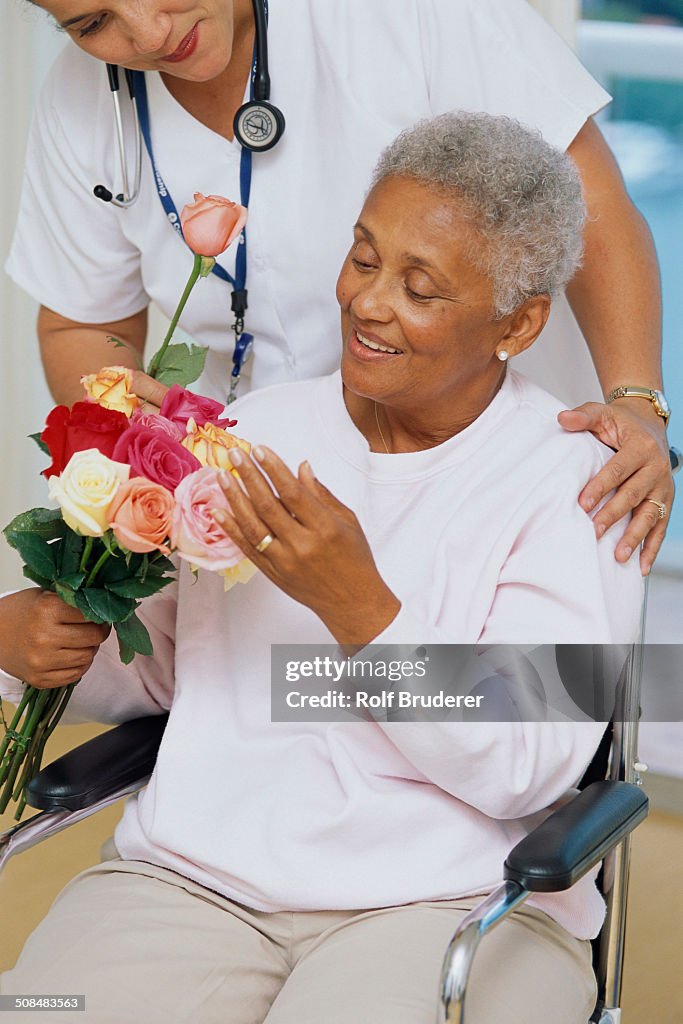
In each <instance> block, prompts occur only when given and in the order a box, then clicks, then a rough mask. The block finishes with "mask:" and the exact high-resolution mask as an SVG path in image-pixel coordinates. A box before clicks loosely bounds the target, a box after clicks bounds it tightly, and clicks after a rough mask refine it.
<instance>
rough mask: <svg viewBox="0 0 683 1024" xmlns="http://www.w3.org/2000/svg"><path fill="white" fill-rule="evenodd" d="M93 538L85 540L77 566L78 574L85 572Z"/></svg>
mask: <svg viewBox="0 0 683 1024" xmlns="http://www.w3.org/2000/svg"><path fill="white" fill-rule="evenodd" d="M92 546H93V538H92V537H86V538H85V547H84V548H83V554H82V555H81V564H80V565H79V566H78V571H79V572H85V570H86V567H87V565H88V559H89V558H90V552H91V551H92Z"/></svg>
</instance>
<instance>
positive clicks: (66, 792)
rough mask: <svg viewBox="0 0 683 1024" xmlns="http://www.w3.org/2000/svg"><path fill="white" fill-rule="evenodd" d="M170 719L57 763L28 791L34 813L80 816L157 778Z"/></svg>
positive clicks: (97, 742)
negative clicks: (129, 788) (124, 790)
mask: <svg viewBox="0 0 683 1024" xmlns="http://www.w3.org/2000/svg"><path fill="white" fill-rule="evenodd" d="M167 721H168V715H150V716H148V717H146V718H134V719H133V720H132V721H130V722H124V724H123V725H118V726H117V727H116V728H115V729H110V730H109V732H105V733H102V735H101V736H95V737H94V738H93V739H91V740H88V742H87V743H83V744H82V745H81V746H80V747H77V748H76V749H75V750H70V751H69V753H68V754H64V755H63V756H62V757H60V758H58V759H57V760H56V761H53V762H52V764H49V765H48V766H47V767H46V768H43V770H42V771H41V772H39V773H38V775H36V777H35V778H34V779H32V780H31V783H30V785H29V787H28V791H27V798H28V803H29V804H30V806H31V807H37V808H39V809H40V810H42V811H55V810H58V809H62V808H64V809H66V810H69V811H80V810H82V809H83V808H85V807H90V806H91V805H92V804H95V803H98V801H100V800H104V799H105V798H106V797H108V796H111V794H112V793H116V792H117V791H118V790H120V789H122V788H124V787H125V786H128V785H130V784H131V783H134V782H137V781H138V780H140V779H145V778H147V776H149V775H151V774H152V771H153V769H154V765H155V762H156V759H157V753H158V751H159V745H160V743H161V737H162V736H163V734H164V729H165V728H166V722H167Z"/></svg>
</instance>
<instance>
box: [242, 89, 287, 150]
mask: <svg viewBox="0 0 683 1024" xmlns="http://www.w3.org/2000/svg"><path fill="white" fill-rule="evenodd" d="M232 127H233V131H234V133H235V138H236V139H237V141H238V142H239V143H240V145H242V146H244V147H245V149H251V150H253V151H254V152H257V153H263V152H265V150H267V149H272V148H273V146H274V145H275V144H276V143H277V142H279V141H280V139H281V138H282V135H283V133H284V130H285V118H284V114H283V113H282V111H281V110H278V108H277V107H275V106H273V104H272V103H268V101H267V100H250V102H249V103H244V104H243V105H242V106H241V107H240V108H239V110H238V111H237V113H236V114H235V117H234V120H233V122H232Z"/></svg>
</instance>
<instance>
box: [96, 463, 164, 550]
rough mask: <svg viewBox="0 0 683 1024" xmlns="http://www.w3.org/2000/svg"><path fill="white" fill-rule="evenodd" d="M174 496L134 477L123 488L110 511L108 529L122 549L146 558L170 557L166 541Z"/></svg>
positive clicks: (108, 511)
mask: <svg viewBox="0 0 683 1024" xmlns="http://www.w3.org/2000/svg"><path fill="white" fill-rule="evenodd" d="M173 506H174V501H173V495H172V494H171V492H170V491H167V490H166V488H165V487H162V486H161V484H155V483H152V481H151V480H146V479H145V478H144V477H142V476H134V477H133V478H132V479H131V480H128V481H127V482H126V483H124V484H121V486H120V487H119V489H118V491H117V492H116V495H115V497H114V500H113V501H112V503H111V505H110V506H109V508H108V509H107V519H108V520H109V527H110V529H111V530H113V531H114V536H115V537H116V539H117V541H118V542H119V544H120V545H121V547H122V548H126V549H127V550H128V551H134V552H136V553H137V554H144V553H145V552H146V551H161V552H162V553H163V554H164V555H168V554H170V549H169V547H168V546H167V545H166V540H167V538H168V535H169V533H170V532H171V521H172V519H173Z"/></svg>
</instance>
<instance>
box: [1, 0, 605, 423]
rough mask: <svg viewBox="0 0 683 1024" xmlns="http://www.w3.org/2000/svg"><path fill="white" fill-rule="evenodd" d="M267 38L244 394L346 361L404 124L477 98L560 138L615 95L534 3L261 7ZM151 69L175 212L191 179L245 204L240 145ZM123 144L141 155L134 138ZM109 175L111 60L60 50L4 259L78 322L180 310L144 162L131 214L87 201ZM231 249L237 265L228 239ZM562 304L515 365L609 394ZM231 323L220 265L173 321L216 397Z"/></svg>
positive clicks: (568, 388) (416, 0) (558, 384)
mask: <svg viewBox="0 0 683 1024" xmlns="http://www.w3.org/2000/svg"><path fill="white" fill-rule="evenodd" d="M268 40H269V60H270V76H271V83H272V92H271V100H272V102H274V103H275V104H277V105H278V106H279V107H280V108H281V109H282V111H283V112H284V115H285V118H286V122H287V127H286V132H285V135H284V137H283V139H282V140H281V142H280V143H279V144H278V145H277V146H276V147H275V148H274V149H273V150H271V151H269V152H267V153H260V154H255V155H254V159H253V179H252V187H251V201H250V204H249V224H248V247H249V248H248V268H249V269H248V280H247V287H248V291H249V310H248V313H247V318H246V329H247V330H248V331H249V332H250V333H252V334H253V335H254V336H255V356H254V359H253V363H252V366H251V367H250V373H249V374H248V375H247V376H249V375H250V376H251V382H249V381H248V379H245V380H243V382H242V384H241V385H240V387H241V390H245V389H246V388H247V387H249V385H250V383H251V386H253V387H263V386H264V385H268V384H273V383H275V382H279V381H285V380H297V379H304V378H308V377H313V376H317V375H320V374H324V373H327V372H330V371H331V370H333V369H334V368H335V367H336V366H337V365H338V360H339V326H338V318H339V314H338V309H337V304H336V301H335V296H334V286H335V281H336V277H337V274H338V272H339V268H340V266H341V263H342V260H343V257H344V255H345V253H346V251H347V249H348V247H349V244H350V241H351V233H352V225H353V224H354V222H355V220H356V218H357V215H358V212H359V210H360V207H361V205H362V201H363V196H364V193H365V191H366V189H367V187H368V183H369V179H370V174H371V170H372V167H373V165H374V163H375V161H376V159H377V156H378V154H379V152H380V150H381V149H382V148H383V147H384V146H385V145H387V144H388V143H389V142H390V141H391V140H392V139H393V138H394V137H395V135H396V134H397V133H398V132H399V130H400V129H402V128H404V127H407V126H409V125H411V124H413V123H414V122H415V121H417V120H418V119H420V118H424V117H429V116H432V115H434V114H438V113H442V112H443V111H446V110H450V109H466V110H483V111H487V112H489V113H493V114H507V115H509V116H512V117H515V118H517V119H518V120H520V121H523V122H525V123H526V124H528V125H531V126H533V127H536V128H538V129H539V130H540V131H541V132H542V133H543V135H544V136H545V137H546V138H547V139H548V140H549V141H550V142H551V143H553V144H554V145H556V146H558V147H561V148H566V147H567V146H568V145H569V144H570V143H571V141H572V140H573V138H574V137H575V136H576V134H577V132H578V131H579V130H580V128H581V127H582V125H583V124H584V122H585V121H586V119H587V118H588V117H589V116H590V115H591V114H593V113H595V112H596V111H597V110H599V109H600V108H601V107H602V106H603V105H604V104H605V103H606V102H607V101H608V99H609V97H608V96H607V94H606V93H605V92H604V91H603V90H602V88H601V87H600V86H599V85H597V83H596V82H594V80H593V79H592V78H591V77H590V75H588V73H587V72H586V71H585V69H584V68H583V67H582V66H581V65H580V64H579V62H578V61H577V60H576V58H575V56H574V55H573V54H572V52H571V51H570V50H569V48H568V47H567V46H566V45H565V44H564V43H563V42H562V40H561V39H560V38H559V37H558V36H557V35H556V34H555V33H554V32H553V31H552V30H551V29H550V28H549V27H548V26H547V25H546V24H545V22H544V21H543V20H542V19H541V18H540V17H539V16H538V15H537V14H536V13H535V12H534V11H533V10H532V9H531V8H530V7H529V6H528V4H527V3H526V0H344V2H343V3H332V2H330V0H270V24H269V30H268ZM146 79H147V89H148V95H149V105H150V117H151V125H152V137H153V145H154V154H155V159H156V161H157V165H158V167H159V170H160V172H161V174H162V176H163V178H164V181H165V183H166V185H167V186H168V188H169V191H170V193H171V195H172V196H173V199H174V201H175V204H176V206H177V207H178V209H179V210H180V208H181V207H182V206H183V205H184V204H185V203H186V202H189V201H191V199H192V195H193V193H194V192H195V191H201V192H203V193H205V194H211V193H215V194H220V195H225V196H228V197H229V198H231V199H235V200H239V198H240V190H239V164H240V152H241V149H240V146H239V144H237V143H235V142H228V141H227V140H226V139H224V138H222V137H220V136H219V135H217V134H215V133H214V132H212V131H210V130H209V129H208V128H206V127H205V126H203V125H202V124H200V123H199V122H198V121H196V120H195V119H194V118H192V117H191V116H190V115H189V114H188V113H187V112H186V111H185V110H184V109H183V108H182V107H180V106H179V105H178V104H177V103H176V101H175V100H174V99H173V98H172V96H171V95H170V94H169V93H168V91H167V90H166V88H165V86H164V83H163V81H162V79H161V77H160V76H159V75H157V74H148V75H147V76H146ZM123 106H124V109H125V108H126V107H127V104H126V102H125V100H123ZM126 113H129V111H126ZM129 142H130V145H129V159H130V161H131V164H132V154H133V138H132V134H131V135H130V137H129ZM117 175H118V159H117V156H116V143H115V136H114V123H113V114H112V104H111V98H110V94H109V89H108V85H107V78H106V75H105V72H104V68H103V66H102V64H101V62H99V61H96V60H94V59H92V58H91V57H89V56H87V55H86V54H84V53H83V52H82V51H80V50H78V49H77V47H75V46H67V47H66V49H65V51H64V52H63V53H62V54H61V55H60V57H59V58H58V59H57V62H56V64H55V66H54V67H53V69H52V71H51V73H50V75H49V77H48V80H47V83H46V86H45V89H44V91H43V94H42V97H41V99H40V101H39V104H38V107H37V110H36V113H35V119H34V124H33V128H32V132H31V138H30V143H29V148H28V157H27V170H26V180H25V185H24V189H23V193H22V199H21V207H20V213H19V219H18V224H17V229H16V234H15V238H14V242H13V245H12V249H11V253H10V257H9V260H8V263H7V270H8V272H9V274H10V275H11V276H12V278H13V279H14V280H15V281H16V282H17V283H18V284H19V285H21V286H22V287H23V288H25V289H26V290H27V291H28V292H29V293H30V294H31V295H33V296H34V297H35V298H36V299H37V300H38V301H39V302H40V303H42V304H43V305H45V306H47V307H49V308H50V309H53V310H55V311H56V312H57V313H60V314H61V315H63V316H65V317H68V318H70V319H73V320H77V321H81V322H85V323H105V322H108V321H112V320H118V319H122V318H124V317H128V316H131V315H132V314H134V313H136V312H138V311H139V310H141V309H142V308H143V307H145V306H147V305H148V303H149V302H150V301H151V302H155V303H156V304H157V305H158V306H159V307H160V308H161V309H162V311H164V312H165V313H166V314H167V315H169V316H170V315H171V313H172V312H173V310H174V308H175V305H176V303H177V301H178V298H179V296H180V294H181V292H182V289H183V287H184V284H185V281H186V279H187V277H188V275H189V272H190V269H191V265H192V258H191V255H190V253H189V251H188V250H187V249H186V248H185V246H184V244H183V242H182V241H181V239H180V238H179V237H178V236H177V234H176V232H175V231H173V230H172V228H171V227H170V225H169V223H168V221H167V219H166V216H165V214H164V211H163V209H162V206H161V203H160V202H159V198H158V195H157V190H156V186H155V181H154V175H153V173H152V169H151V166H150V163H149V160H148V159H147V157H146V155H145V156H144V158H143V180H142V188H141V193H140V198H139V200H138V202H137V203H136V204H135V206H133V207H132V208H131V209H129V210H118V209H116V208H114V207H112V206H110V205H107V204H104V203H102V202H101V201H99V200H97V199H95V198H94V197H93V195H92V189H93V187H94V186H95V185H96V184H98V183H105V184H106V185H107V186H108V187H110V188H114V189H115V190H116V189H117V188H120V183H119V182H118V181H117V180H116V176H117ZM222 260H224V265H225V267H226V269H227V270H229V271H230V272H231V273H232V272H233V271H234V260H235V252H234V248H233V250H231V251H230V252H229V253H228V254H227V256H226V257H224V258H222ZM555 305H556V309H555V310H554V313H553V318H552V321H551V323H550V325H549V326H548V328H546V330H545V331H544V334H543V337H542V338H541V339H540V341H539V342H537V344H536V345H535V346H534V347H533V350H532V352H531V353H529V354H528V355H526V356H524V357H522V359H523V360H524V362H523V363H522V362H521V361H519V362H518V365H519V366H520V367H521V368H523V369H524V370H525V372H526V373H527V374H529V375H530V376H532V378H533V379H534V380H536V382H537V383H539V384H541V385H542V386H544V387H545V388H546V389H548V390H549V391H551V392H553V393H554V394H556V395H557V397H559V398H560V399H561V400H562V401H564V402H566V403H567V404H570V405H571V404H575V403H578V402H582V401H586V400H589V399H591V398H599V388H598V385H597V380H596V378H595V374H594V371H593V368H592V363H591V361H590V356H589V354H588V350H587V348H586V345H585V343H584V341H583V339H582V337H581V335H580V333H579V331H578V328H577V327H576V324H575V323H574V321H573V318H572V316H571V313H570V311H569V308H568V306H567V304H566V301H565V300H564V299H562V300H560V301H558V302H557V303H556V304H555ZM231 323H232V314H231V311H230V289H229V287H228V286H227V285H226V284H225V283H223V282H222V281H220V280H219V279H218V278H216V277H214V276H212V277H211V278H209V279H208V280H206V281H202V282H200V283H199V284H198V285H197V287H196V289H195V291H194V293H193V295H192V297H191V299H190V301H189V303H188V306H187V307H186V311H185V313H184V314H183V318H182V321H181V325H182V327H183V328H184V329H185V331H187V332H188V333H189V334H191V335H192V336H193V337H194V338H195V339H196V340H197V341H198V342H199V343H201V344H203V345H208V346H209V347H210V349H211V352H210V355H209V359H208V361H207V367H206V370H205V373H204V376H203V378H202V379H201V380H200V381H199V382H198V383H197V385H196V388H197V390H200V391H203V392H204V393H206V394H211V395H212V396H214V397H216V398H224V397H225V395H226V393H227V386H228V380H229V373H230V366H231V355H232V348H233V342H234V337H233V334H232V331H231V330H230V324H231ZM160 340H161V339H152V347H153V348H156V347H158V343H159V342H160ZM115 361H116V354H115V350H113V351H112V362H115Z"/></svg>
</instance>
